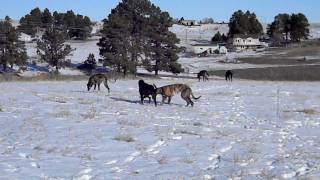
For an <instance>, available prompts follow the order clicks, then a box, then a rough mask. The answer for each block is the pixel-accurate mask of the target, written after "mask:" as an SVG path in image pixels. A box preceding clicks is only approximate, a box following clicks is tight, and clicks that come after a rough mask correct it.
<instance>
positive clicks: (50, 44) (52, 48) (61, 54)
mask: <svg viewBox="0 0 320 180" xmlns="http://www.w3.org/2000/svg"><path fill="white" fill-rule="evenodd" d="M65 41H66V33H65V32H64V31H60V30H58V29H57V28H54V27H49V28H47V29H46V31H45V33H44V34H43V36H42V38H41V40H38V42H37V49H38V53H39V55H40V57H41V59H42V60H43V61H45V62H47V63H49V65H50V66H52V67H55V69H56V72H59V69H60V68H62V67H65V66H66V65H67V62H68V61H66V60H65V57H66V56H67V55H69V54H70V53H71V52H72V51H73V50H74V49H72V48H71V46H70V45H65V44H64V42H65Z"/></svg>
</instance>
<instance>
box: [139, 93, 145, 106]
mask: <svg viewBox="0 0 320 180" xmlns="http://www.w3.org/2000/svg"><path fill="white" fill-rule="evenodd" d="M140 99H141V104H143V99H144V97H143V95H142V94H140Z"/></svg>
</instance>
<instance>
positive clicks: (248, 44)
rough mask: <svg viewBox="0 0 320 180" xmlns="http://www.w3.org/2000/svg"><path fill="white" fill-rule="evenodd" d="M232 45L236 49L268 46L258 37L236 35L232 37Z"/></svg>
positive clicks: (254, 48)
mask: <svg viewBox="0 0 320 180" xmlns="http://www.w3.org/2000/svg"><path fill="white" fill-rule="evenodd" d="M232 45H233V47H235V49H236V50H237V51H242V50H247V49H253V50H256V49H259V48H265V47H268V43H266V42H261V41H260V40H259V38H257V37H254V36H247V37H246V36H242V37H241V36H238V37H235V38H233V42H232Z"/></svg>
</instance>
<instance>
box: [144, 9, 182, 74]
mask: <svg viewBox="0 0 320 180" xmlns="http://www.w3.org/2000/svg"><path fill="white" fill-rule="evenodd" d="M150 14H152V16H150V17H149V18H148V19H149V22H148V26H147V27H148V29H147V32H148V33H147V42H148V44H147V48H148V49H147V53H146V56H147V57H148V61H144V66H145V67H146V69H147V70H149V71H150V70H153V71H155V75H158V72H159V71H162V70H163V71H170V72H173V73H180V72H182V71H183V69H182V67H181V65H180V64H179V63H177V60H178V58H179V57H178V55H177V53H178V52H179V51H180V49H179V48H178V47H177V45H176V44H178V43H179V41H180V40H179V39H178V38H177V37H176V35H175V34H174V33H172V32H171V31H169V27H171V26H172V18H171V17H170V15H169V13H167V12H162V11H161V10H160V8H159V7H156V6H155V5H152V6H151V8H150ZM151 64H154V66H151V67H153V68H152V69H150V65H151Z"/></svg>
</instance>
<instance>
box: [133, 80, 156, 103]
mask: <svg viewBox="0 0 320 180" xmlns="http://www.w3.org/2000/svg"><path fill="white" fill-rule="evenodd" d="M138 84H139V93H140V98H141V104H143V100H144V98H146V97H147V98H149V103H151V98H150V96H152V99H153V101H154V104H155V106H157V101H156V88H157V87H156V86H155V85H150V84H147V83H145V82H144V81H143V80H139V82H138Z"/></svg>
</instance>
